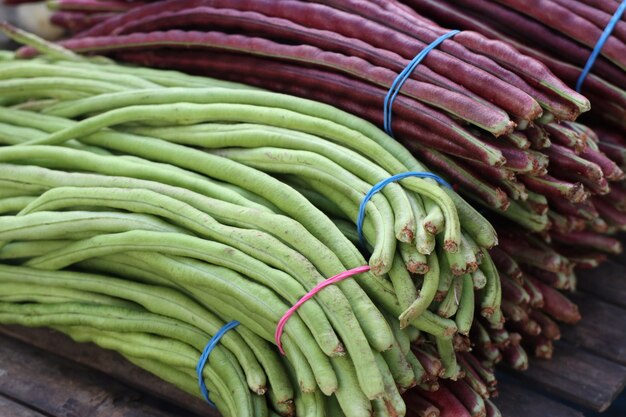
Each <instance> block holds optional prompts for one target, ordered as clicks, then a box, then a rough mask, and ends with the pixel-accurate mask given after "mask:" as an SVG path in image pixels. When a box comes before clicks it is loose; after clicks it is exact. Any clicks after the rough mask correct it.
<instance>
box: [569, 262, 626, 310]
mask: <svg viewBox="0 0 626 417" xmlns="http://www.w3.org/2000/svg"><path fill="white" fill-rule="evenodd" d="M577 276H578V288H579V289H581V290H583V291H585V292H588V293H590V294H593V295H595V296H597V297H598V298H601V299H603V300H605V301H607V302H609V303H612V304H615V305H618V306H620V307H626V266H624V265H621V264H618V263H616V262H613V261H607V262H604V263H603V264H602V265H600V266H599V267H597V268H595V269H588V270H582V271H577Z"/></svg>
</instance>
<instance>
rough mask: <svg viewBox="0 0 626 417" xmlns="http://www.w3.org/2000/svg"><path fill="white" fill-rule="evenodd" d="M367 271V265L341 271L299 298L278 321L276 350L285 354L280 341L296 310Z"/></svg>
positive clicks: (368, 268) (275, 334)
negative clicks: (327, 289)
mask: <svg viewBox="0 0 626 417" xmlns="http://www.w3.org/2000/svg"><path fill="white" fill-rule="evenodd" d="M369 270H370V267H369V266H368V265H364V266H359V267H356V268H352V269H348V270H347V271H343V272H342V273H340V274H337V275H335V276H334V277H331V278H328V279H325V280H324V281H322V282H320V283H319V284H317V285H316V286H315V287H313V289H312V290H311V291H309V292H308V293H306V294H305V295H304V296H302V298H300V299H299V300H298V302H297V303H295V304H294V305H293V306H292V307H291V308H290V309H289V310H287V312H286V313H285V314H283V316H282V317H281V319H280V320H279V321H278V326H276V332H275V333H274V340H275V341H276V346H278V350H279V351H280V353H282V354H283V355H284V354H285V351H284V350H283V344H282V343H281V341H280V339H281V337H282V335H283V330H284V328H285V324H287V320H289V318H290V317H291V316H293V315H294V313H295V312H296V310H298V308H300V306H301V305H302V304H304V303H305V302H307V301H308V300H310V299H311V298H313V296H314V295H315V294H317V293H318V292H320V291H321V290H323V289H324V288H326V287H328V286H329V285H332V284H335V283H337V282H339V281H343V280H344V279H347V278H350V277H353V276H354V275H358V274H362V273H363V272H367V271H369Z"/></svg>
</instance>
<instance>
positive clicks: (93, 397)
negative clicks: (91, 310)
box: [0, 335, 181, 417]
mask: <svg viewBox="0 0 626 417" xmlns="http://www.w3.org/2000/svg"><path fill="white" fill-rule="evenodd" d="M0 393H1V394H4V395H5V396H6V397H9V398H12V399H14V400H15V401H17V402H20V403H23V404H28V405H29V406H30V407H32V408H33V409H36V410H37V411H39V412H41V413H42V414H45V415H47V416H51V417H68V416H90V417H112V416H114V417H174V416H176V415H181V412H180V410H173V411H172V412H169V411H165V410H166V409H167V407H166V406H167V405H166V404H164V403H162V402H160V401H157V400H156V399H154V398H150V397H149V396H147V395H143V394H141V393H139V392H137V391H134V390H132V389H131V388H129V387H127V386H125V385H123V384H121V383H119V382H117V381H115V380H114V379H113V378H111V377H108V376H106V375H104V374H101V373H98V372H94V371H93V370H90V369H87V368H85V367H83V366H81V365H78V364H75V363H72V362H70V361H68V360H65V359H63V358H61V357H58V356H55V355H52V354H50V353H48V352H44V351H42V350H40V349H37V348H35V347H33V346H29V345H27V344H24V343H22V342H19V341H17V340H15V339H11V338H10V337H8V336H5V335H0Z"/></svg>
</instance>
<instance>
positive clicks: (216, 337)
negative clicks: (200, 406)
mask: <svg viewBox="0 0 626 417" xmlns="http://www.w3.org/2000/svg"><path fill="white" fill-rule="evenodd" d="M237 326H239V322H238V321H237V320H233V321H231V322H229V323H226V324H225V325H224V326H223V327H222V328H221V329H219V330H218V331H217V333H215V334H214V335H213V337H212V338H211V339H210V340H209V343H207V345H206V347H205V348H204V351H203V352H202V355H200V360H199V361H198V365H196V375H197V376H198V385H200V392H202V396H203V397H204V399H205V400H206V401H207V402H208V403H209V405H211V406H212V407H215V404H214V403H213V401H211V400H210V399H209V391H208V390H207V388H206V384H205V383H204V377H203V376H202V371H203V370H204V367H205V366H206V363H207V361H208V360H209V355H210V354H211V352H213V349H215V346H217V344H218V343H219V342H220V340H221V339H222V337H223V336H224V335H225V334H226V333H227V332H228V331H229V330H231V329H233V328H235V327H237Z"/></svg>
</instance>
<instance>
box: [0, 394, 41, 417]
mask: <svg viewBox="0 0 626 417" xmlns="http://www.w3.org/2000/svg"><path fill="white" fill-rule="evenodd" d="M0 416H6V417H46V416H44V415H43V414H41V413H39V412H37V411H35V410H33V409H31V408H28V407H25V406H23V405H21V404H18V403H16V402H15V401H12V400H10V399H8V398H7V397H5V396H3V395H0Z"/></svg>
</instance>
